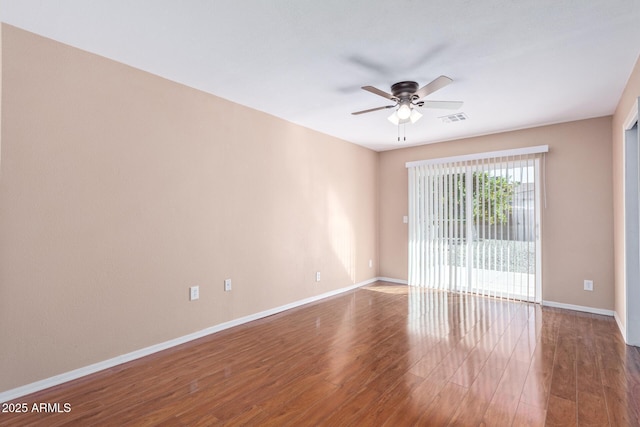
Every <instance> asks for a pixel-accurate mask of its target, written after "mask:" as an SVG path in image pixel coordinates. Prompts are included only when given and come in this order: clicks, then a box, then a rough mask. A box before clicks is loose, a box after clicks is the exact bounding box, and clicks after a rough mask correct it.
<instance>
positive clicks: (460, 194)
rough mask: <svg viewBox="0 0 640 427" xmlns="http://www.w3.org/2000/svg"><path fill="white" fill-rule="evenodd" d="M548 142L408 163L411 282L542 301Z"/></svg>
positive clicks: (460, 290)
mask: <svg viewBox="0 0 640 427" xmlns="http://www.w3.org/2000/svg"><path fill="white" fill-rule="evenodd" d="M546 151H548V147H547V146H539V147H530V148H527V149H519V150H510V151H500V152H493V153H485V154H483V155H475V156H461V157H453V158H447V159H436V160H428V161H421V162H410V163H407V168H408V171H409V285H411V286H420V287H426V288H432V289H441V290H448V291H456V292H470V293H475V294H482V295H488V296H494V297H502V298H509V299H519V300H527V301H539V300H540V277H539V274H538V271H539V266H540V251H539V216H540V195H541V186H540V173H539V170H540V162H539V158H540V155H541V153H544V152H546Z"/></svg>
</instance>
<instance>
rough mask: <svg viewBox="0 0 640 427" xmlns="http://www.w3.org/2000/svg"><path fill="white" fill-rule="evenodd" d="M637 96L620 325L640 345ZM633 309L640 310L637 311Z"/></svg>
mask: <svg viewBox="0 0 640 427" xmlns="http://www.w3.org/2000/svg"><path fill="white" fill-rule="evenodd" d="M639 104H640V98H638V99H637V100H636V102H635V103H634V105H633V107H632V108H631V110H630V111H629V114H628V115H627V118H626V119H625V121H624V123H623V126H622V141H623V147H622V158H623V160H622V168H623V180H622V192H623V202H622V203H623V216H624V220H623V229H624V232H623V235H624V238H623V247H624V249H623V276H624V278H623V285H624V306H625V315H624V317H625V319H624V320H625V322H624V328H621V329H622V330H621V332H622V335H623V337H624V340H625V342H626V343H627V344H630V345H636V346H640V311H638V310H633V308H634V305H633V304H631V302H632V301H637V303H636V305H640V136H639V129H638V127H639V125H638V110H639ZM634 311H638V312H637V313H634Z"/></svg>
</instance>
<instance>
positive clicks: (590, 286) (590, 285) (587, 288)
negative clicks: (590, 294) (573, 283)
mask: <svg viewBox="0 0 640 427" xmlns="http://www.w3.org/2000/svg"><path fill="white" fill-rule="evenodd" d="M584 290H585V291H592V290H593V280H585V281H584Z"/></svg>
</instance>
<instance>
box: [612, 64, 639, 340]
mask: <svg viewBox="0 0 640 427" xmlns="http://www.w3.org/2000/svg"><path fill="white" fill-rule="evenodd" d="M639 96H640V57H638V60H637V61H636V65H635V67H634V69H633V72H632V73H631V76H630V77H629V80H628V82H627V85H626V87H625V89H624V92H623V94H622V96H621V97H620V101H619V102H618V107H617V108H616V112H615V114H614V115H613V121H612V129H611V130H612V137H613V211H614V242H615V245H614V252H615V311H616V313H617V315H618V321H620V322H621V323H622V326H623V327H624V328H626V324H625V322H626V306H625V285H624V195H623V194H624V193H623V190H624V188H623V181H624V176H623V172H624V171H623V152H624V145H623V142H624V139H623V125H624V121H625V120H626V118H627V115H628V114H629V112H630V111H631V107H632V106H633V103H634V102H637V99H638V97H639Z"/></svg>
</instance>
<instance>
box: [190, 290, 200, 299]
mask: <svg viewBox="0 0 640 427" xmlns="http://www.w3.org/2000/svg"><path fill="white" fill-rule="evenodd" d="M198 298H200V286H191V287H190V288H189V301H194V300H197V299H198Z"/></svg>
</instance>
